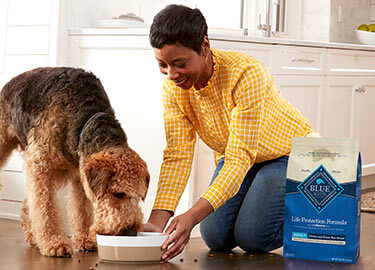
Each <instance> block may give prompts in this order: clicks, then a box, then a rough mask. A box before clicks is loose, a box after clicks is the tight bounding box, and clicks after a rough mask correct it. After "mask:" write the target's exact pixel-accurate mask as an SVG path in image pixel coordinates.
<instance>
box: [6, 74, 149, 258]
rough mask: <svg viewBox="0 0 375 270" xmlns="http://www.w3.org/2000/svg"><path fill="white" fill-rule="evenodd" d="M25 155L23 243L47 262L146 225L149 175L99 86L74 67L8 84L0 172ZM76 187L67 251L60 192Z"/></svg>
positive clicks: (32, 75)
mask: <svg viewBox="0 0 375 270" xmlns="http://www.w3.org/2000/svg"><path fill="white" fill-rule="evenodd" d="M15 148H19V149H21V150H22V151H23V153H24V154H23V158H24V160H25V164H26V172H27V179H26V191H27V192H26V198H25V200H24V202H23V207H22V213H21V220H22V221H21V224H22V227H23V229H24V233H25V240H26V241H27V242H28V243H29V244H30V245H31V246H35V247H38V248H39V251H40V253H41V254H43V255H46V256H57V257H69V256H71V255H72V254H73V247H74V248H76V249H78V250H81V251H91V250H95V249H96V234H105V235H124V234H125V233H126V232H127V231H139V230H141V228H142V224H143V215H142V211H141V207H140V201H141V200H143V201H144V199H145V196H146V193H147V189H148V185H149V181H150V175H149V173H148V169H147V165H146V163H145V162H144V161H143V160H142V159H141V157H140V156H139V155H138V154H137V153H136V152H135V151H133V150H132V149H131V148H130V147H129V146H128V143H127V137H126V134H125V133H124V131H123V129H122V128H121V126H120V123H119V122H118V120H116V118H115V114H114V111H113V109H112V107H111V105H110V102H109V99H108V97H107V94H106V92H105V90H104V88H103V86H102V84H101V82H100V80H99V79H98V78H97V77H96V76H95V75H93V74H92V73H91V72H87V71H84V70H83V69H79V68H70V67H42V68H36V69H33V70H30V71H27V72H25V73H22V74H20V75H18V76H16V77H14V78H13V79H11V80H10V81H9V82H8V83H7V84H6V85H5V86H4V87H3V89H2V90H1V93H0V168H2V167H3V166H4V164H5V163H6V160H7V158H8V157H9V155H10V154H11V152H12V150H14V149H15ZM67 183H69V184H70V185H71V200H70V205H69V211H68V212H69V223H70V226H71V228H72V238H71V242H72V244H73V246H72V245H71V244H70V241H69V240H68V238H67V236H66V234H65V232H64V229H63V226H62V224H63V222H62V218H61V216H60V215H59V212H58V207H57V197H56V192H57V190H58V189H59V188H61V187H63V186H65V185H66V184H67Z"/></svg>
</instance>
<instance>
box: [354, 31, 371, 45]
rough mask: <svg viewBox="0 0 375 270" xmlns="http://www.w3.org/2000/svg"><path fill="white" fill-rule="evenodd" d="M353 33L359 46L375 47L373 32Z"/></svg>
mask: <svg viewBox="0 0 375 270" xmlns="http://www.w3.org/2000/svg"><path fill="white" fill-rule="evenodd" d="M355 33H356V35H357V38H358V40H359V42H360V43H361V44H365V45H375V32H368V31H362V30H355Z"/></svg>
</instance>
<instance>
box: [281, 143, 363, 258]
mask: <svg viewBox="0 0 375 270" xmlns="http://www.w3.org/2000/svg"><path fill="white" fill-rule="evenodd" d="M360 206H361V157H360V153H359V141H358V140H356V139H351V138H293V140H292V151H291V153H290V156H289V162H288V170H287V183H286V196H285V220H284V249H283V252H284V257H286V258H299V259H309V260H319V261H329V262H343V263H355V262H356V260H357V259H358V257H359V252H360V246H359V235H360V218H361V208H360Z"/></svg>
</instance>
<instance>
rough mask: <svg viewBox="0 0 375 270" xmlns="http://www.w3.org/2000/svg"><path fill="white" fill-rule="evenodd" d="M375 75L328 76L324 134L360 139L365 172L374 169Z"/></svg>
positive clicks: (372, 171) (372, 172)
mask: <svg viewBox="0 0 375 270" xmlns="http://www.w3.org/2000/svg"><path fill="white" fill-rule="evenodd" d="M374 100H375V78H372V77H339V76H328V77H327V79H326V91H325V94H324V119H323V125H322V126H323V128H322V135H323V136H327V137H353V138H358V139H359V140H360V150H361V155H362V164H363V166H362V173H363V175H369V174H374V173H375V149H374V146H373V139H374V137H375V125H374V124H373V123H374V118H375V106H374Z"/></svg>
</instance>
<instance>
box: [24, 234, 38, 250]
mask: <svg viewBox="0 0 375 270" xmlns="http://www.w3.org/2000/svg"><path fill="white" fill-rule="evenodd" d="M25 241H26V242H27V243H29V245H30V246H31V247H36V242H35V240H34V236H33V235H32V234H31V233H25Z"/></svg>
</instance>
